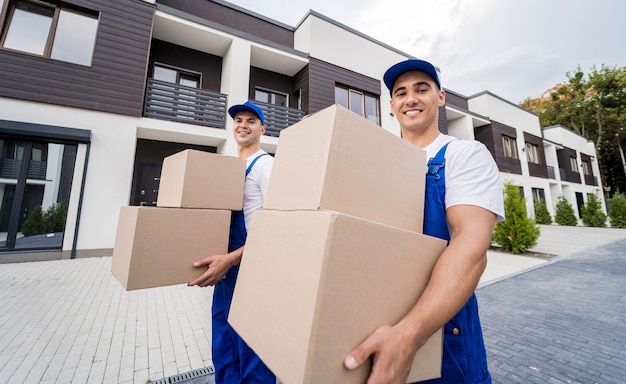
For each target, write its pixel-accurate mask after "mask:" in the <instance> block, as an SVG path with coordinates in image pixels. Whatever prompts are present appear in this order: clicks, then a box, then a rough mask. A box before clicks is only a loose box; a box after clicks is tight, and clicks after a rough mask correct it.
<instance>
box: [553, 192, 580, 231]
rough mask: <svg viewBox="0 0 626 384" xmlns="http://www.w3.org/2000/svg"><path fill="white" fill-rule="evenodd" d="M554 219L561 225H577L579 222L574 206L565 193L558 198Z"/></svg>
mask: <svg viewBox="0 0 626 384" xmlns="http://www.w3.org/2000/svg"><path fill="white" fill-rule="evenodd" d="M554 221H555V222H556V223H557V224H559V225H569V226H575V225H576V224H578V219H577V218H576V215H575V214H574V208H573V207H572V205H571V204H570V203H569V201H567V199H566V198H565V196H563V195H561V196H559V197H558V199H557V203H556V212H555V214H554Z"/></svg>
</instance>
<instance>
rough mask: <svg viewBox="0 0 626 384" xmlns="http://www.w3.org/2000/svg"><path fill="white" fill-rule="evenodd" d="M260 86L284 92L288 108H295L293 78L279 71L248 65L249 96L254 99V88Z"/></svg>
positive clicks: (295, 89)
mask: <svg viewBox="0 0 626 384" xmlns="http://www.w3.org/2000/svg"><path fill="white" fill-rule="evenodd" d="M256 87H261V88H263V89H266V90H270V91H277V92H280V93H286V94H288V95H289V105H288V107H289V108H296V107H297V105H296V98H295V97H294V92H295V91H297V88H295V87H294V81H293V78H292V77H290V76H287V75H283V74H281V73H276V72H272V71H268V70H266V69H261V68H256V67H250V85H249V90H248V92H249V96H248V97H249V98H250V99H251V100H253V99H254V93H255V88H256Z"/></svg>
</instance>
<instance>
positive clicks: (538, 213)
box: [534, 198, 552, 224]
mask: <svg viewBox="0 0 626 384" xmlns="http://www.w3.org/2000/svg"><path fill="white" fill-rule="evenodd" d="M534 206H535V222H536V223H537V224H552V216H550V211H548V206H547V205H546V202H545V201H544V200H543V199H542V198H539V200H537V201H535V203H534Z"/></svg>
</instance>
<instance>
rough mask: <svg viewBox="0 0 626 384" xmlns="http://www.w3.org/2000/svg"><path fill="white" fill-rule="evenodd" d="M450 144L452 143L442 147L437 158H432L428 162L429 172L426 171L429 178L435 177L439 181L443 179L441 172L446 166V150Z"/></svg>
mask: <svg viewBox="0 0 626 384" xmlns="http://www.w3.org/2000/svg"><path fill="white" fill-rule="evenodd" d="M450 143H451V141H449V142H447V143H446V144H445V145H444V146H443V147H441V149H440V150H439V152H437V154H436V155H435V157H431V158H430V160H428V170H427V171H426V174H427V175H428V176H434V177H435V180H439V179H440V178H441V176H440V174H439V170H440V169H441V168H444V167H445V166H446V158H445V154H446V148H448V144H450Z"/></svg>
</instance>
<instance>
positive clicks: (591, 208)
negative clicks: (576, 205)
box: [582, 193, 606, 227]
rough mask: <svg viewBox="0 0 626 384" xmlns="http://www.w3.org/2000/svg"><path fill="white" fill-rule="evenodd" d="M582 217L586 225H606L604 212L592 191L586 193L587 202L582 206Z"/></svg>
mask: <svg viewBox="0 0 626 384" xmlns="http://www.w3.org/2000/svg"><path fill="white" fill-rule="evenodd" d="M582 217H583V224H585V225H586V226H588V227H606V214H605V213H604V212H602V205H601V204H600V200H598V198H597V197H596V195H595V194H594V193H590V194H589V195H588V197H587V203H585V205H583V207H582Z"/></svg>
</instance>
